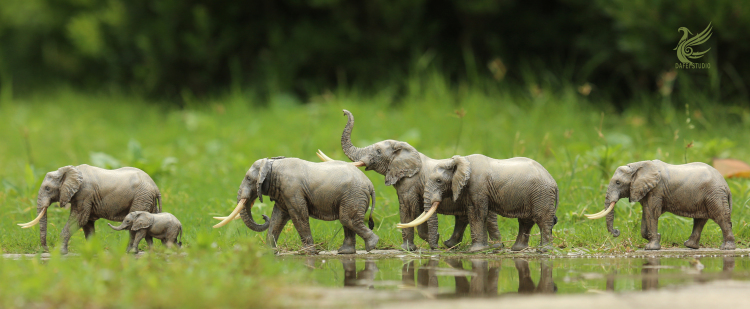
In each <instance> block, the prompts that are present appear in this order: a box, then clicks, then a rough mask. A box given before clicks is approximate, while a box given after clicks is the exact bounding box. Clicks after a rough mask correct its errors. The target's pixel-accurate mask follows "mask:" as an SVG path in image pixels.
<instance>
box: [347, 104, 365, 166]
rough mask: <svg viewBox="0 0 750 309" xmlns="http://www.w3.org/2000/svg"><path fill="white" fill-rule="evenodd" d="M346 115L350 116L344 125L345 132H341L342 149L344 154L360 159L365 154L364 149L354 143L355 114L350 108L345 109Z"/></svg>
mask: <svg viewBox="0 0 750 309" xmlns="http://www.w3.org/2000/svg"><path fill="white" fill-rule="evenodd" d="M344 115H346V116H347V117H349V120H348V121H347V122H346V127H344V132H343V133H341V149H342V150H344V154H346V156H347V157H348V158H349V160H352V161H354V162H357V161H359V160H360V159H362V157H363V156H364V155H365V153H364V149H362V148H358V147H355V146H354V145H352V129H353V128H354V116H352V113H350V112H349V111H348V110H344Z"/></svg>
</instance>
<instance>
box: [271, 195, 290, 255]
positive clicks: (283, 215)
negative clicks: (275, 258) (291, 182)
mask: <svg viewBox="0 0 750 309" xmlns="http://www.w3.org/2000/svg"><path fill="white" fill-rule="evenodd" d="M276 203H277V204H276V205H275V206H274V207H273V212H272V213H271V223H270V224H269V228H268V234H266V243H267V244H268V245H269V246H271V248H276V244H277V243H278V242H279V236H281V231H282V230H283V229H284V226H286V223H287V222H289V219H290V217H289V213H287V212H286V211H284V210H283V209H281V207H279V205H278V204H279V202H276Z"/></svg>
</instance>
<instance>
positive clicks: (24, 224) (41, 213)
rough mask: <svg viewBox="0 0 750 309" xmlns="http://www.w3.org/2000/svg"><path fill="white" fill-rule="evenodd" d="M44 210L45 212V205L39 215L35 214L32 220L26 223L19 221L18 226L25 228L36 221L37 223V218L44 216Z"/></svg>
mask: <svg viewBox="0 0 750 309" xmlns="http://www.w3.org/2000/svg"><path fill="white" fill-rule="evenodd" d="M46 212H47V207H45V208H42V212H40V213H39V215H38V216H36V218H35V219H34V220H31V221H30V222H27V223H19V224H18V226H20V227H21V228H22V229H27V228H30V227H32V226H34V225H36V224H37V223H39V220H41V219H42V217H43V216H44V213H46Z"/></svg>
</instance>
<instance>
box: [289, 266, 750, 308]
mask: <svg viewBox="0 0 750 309" xmlns="http://www.w3.org/2000/svg"><path fill="white" fill-rule="evenodd" d="M282 260H284V261H287V262H290V263H303V264H304V265H305V266H306V267H307V268H308V269H309V271H310V275H311V276H310V277H311V278H312V279H311V281H310V282H303V283H304V284H309V285H313V286H321V287H359V288H365V289H382V290H390V291H401V290H410V291H414V290H418V291H420V292H422V293H424V294H425V296H426V297H429V298H433V297H436V298H450V297H489V296H499V295H503V294H516V293H517V294H538V293H545V294H555V293H557V294H576V293H596V292H603V291H617V292H625V291H641V290H643V291H645V290H653V289H660V288H665V287H673V286H684V285H691V284H701V283H704V282H708V281H712V280H722V279H734V280H750V257H748V256H743V257H732V256H725V257H721V256H719V257H698V258H680V257H649V258H502V259H501V258H498V259H472V258H468V257H466V258H463V257H426V258H424V257H411V256H409V257H402V258H395V259H394V258H390V259H372V258H370V259H368V258H367V257H343V258H341V257H336V258H334V257H331V258H325V259H321V258H319V257H318V258H307V259H304V258H302V259H301V258H282Z"/></svg>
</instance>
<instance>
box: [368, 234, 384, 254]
mask: <svg viewBox="0 0 750 309" xmlns="http://www.w3.org/2000/svg"><path fill="white" fill-rule="evenodd" d="M378 241H380V237H378V235H375V234H372V237H370V239H368V240H365V250H366V251H367V252H370V251H372V250H373V249H375V246H376V245H377V244H378Z"/></svg>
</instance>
